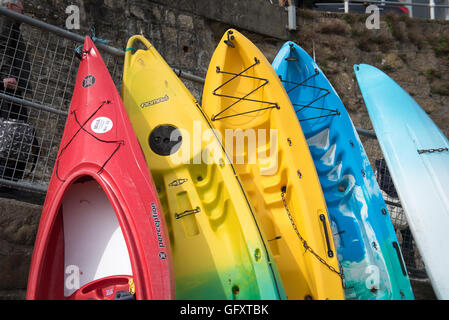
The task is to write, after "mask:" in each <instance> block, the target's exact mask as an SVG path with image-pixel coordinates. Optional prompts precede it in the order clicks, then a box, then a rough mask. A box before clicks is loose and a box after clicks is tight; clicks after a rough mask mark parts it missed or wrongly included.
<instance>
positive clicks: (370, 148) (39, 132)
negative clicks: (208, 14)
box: [0, 8, 426, 277]
mask: <svg viewBox="0 0 449 320" xmlns="http://www.w3.org/2000/svg"><path fill="white" fill-rule="evenodd" d="M5 14H7V15H5ZM82 42H83V37H81V36H77V35H75V34H71V33H69V32H67V31H65V30H62V29H57V28H56V27H52V26H50V25H46V24H44V23H41V22H39V21H36V20H34V19H31V18H28V17H25V16H19V15H16V14H10V13H6V12H5V10H3V9H1V8H0V76H1V77H2V79H11V78H13V79H14V80H9V81H6V82H5V81H0V111H1V113H0V185H1V186H4V187H8V188H9V187H14V188H18V189H24V190H30V191H35V192H40V193H45V192H46V190H47V186H48V183H49V181H50V178H51V174H52V170H53V166H54V164H55V160H56V156H57V152H58V148H59V143H60V140H61V138H62V133H63V130H64V126H65V121H66V117H67V112H68V109H69V106H70V102H71V98H72V93H73V89H74V83H75V79H76V75H77V70H78V66H79V60H78V58H77V57H76V51H75V49H76V48H77V47H78V46H79V45H80V44H82ZM105 47H106V46H105ZM101 48H102V46H101V45H100V46H99V49H100V51H101V53H102V56H103V59H104V61H105V63H106V65H107V67H108V69H109V72H110V73H111V76H112V78H113V80H114V82H115V84H116V86H117V89H118V90H120V87H121V75H122V69H123V55H122V54H120V53H119V52H120V50H118V49H115V48H111V49H115V50H116V51H114V50H101ZM111 52H112V53H111ZM114 52H115V53H114ZM174 71H175V72H176V73H177V74H178V75H179V76H180V77H182V78H183V79H184V80H185V81H187V83H202V82H203V81H204V79H201V78H199V77H197V76H195V75H191V74H189V73H182V72H181V71H180V70H176V69H174ZM368 121H369V120H368ZM11 128H14V130H13V134H12V136H10V137H9V139H6V138H5V137H6V136H7V135H8V134H7V132H10V131H11ZM8 130H9V131H8ZM360 133H361V138H362V142H363V144H364V146H365V149H366V152H367V154H368V157H369V158H370V160H371V164H372V167H373V169H374V170H375V171H376V174H377V178H378V182H379V185H380V186H381V189H382V193H383V195H384V198H385V200H386V202H387V205H388V209H389V212H390V216H391V219H392V221H393V225H394V227H395V229H396V231H397V236H398V239H399V242H400V243H401V248H402V252H403V255H404V260H405V262H406V265H407V267H408V270H409V272H410V274H411V275H416V276H419V277H426V275H425V271H424V265H423V262H422V260H421V258H420V256H419V253H418V251H417V249H416V246H415V243H414V240H413V237H412V235H411V233H410V229H409V228H408V224H407V221H406V218H405V215H404V211H403V210H402V207H401V204H400V201H399V199H398V197H397V193H396V191H395V190H394V185H393V183H392V182H391V177H390V176H389V173H388V169H387V167H386V164H385V162H384V160H383V157H382V152H381V150H380V147H379V145H378V143H377V140H376V138H375V135H373V134H372V133H369V132H368V133H366V132H360ZM10 135H11V134H10ZM4 141H6V142H8V141H9V142H10V144H9V145H8V144H7V143H5V142H4Z"/></svg>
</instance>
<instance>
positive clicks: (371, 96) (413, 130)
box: [354, 64, 449, 300]
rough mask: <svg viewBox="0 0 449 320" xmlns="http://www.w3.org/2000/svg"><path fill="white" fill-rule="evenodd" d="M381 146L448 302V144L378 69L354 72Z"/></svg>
mask: <svg viewBox="0 0 449 320" xmlns="http://www.w3.org/2000/svg"><path fill="white" fill-rule="evenodd" d="M354 72H355V75H356V77H357V81H358V83H359V87H360V92H361V93H362V96H363V99H364V100H365V105H366V109H367V110H368V113H369V116H370V119H371V122H372V123H373V127H374V130H375V131H376V135H377V138H378V140H379V145H380V147H381V149H382V152H383V154H384V157H385V162H386V164H387V165H388V168H389V171H390V173H391V178H392V180H393V183H394V186H395V189H396V191H397V194H398V196H399V198H400V199H401V203H402V207H403V208H404V212H405V215H406V217H407V222H408V225H409V227H410V230H411V233H412V234H413V238H414V240H415V242H416V246H417V247H418V250H419V252H420V254H421V257H422V259H423V261H424V264H425V266H426V270H427V274H428V276H429V279H430V281H431V283H432V287H433V290H434V291H435V294H436V296H437V298H438V299H442V300H448V299H449V273H448V271H449V250H448V249H447V246H446V243H445V240H446V236H447V234H448V231H449V140H448V139H447V138H446V137H445V135H444V134H443V132H441V130H440V129H439V128H438V127H437V126H436V124H435V123H434V122H433V121H432V119H431V118H430V117H429V116H428V115H427V114H426V112H425V111H424V110H423V109H422V108H421V107H420V106H419V105H418V104H417V103H416V101H415V100H414V99H413V98H412V97H411V96H410V95H409V94H408V93H407V92H406V91H405V90H404V89H402V88H401V87H400V86H399V85H398V84H397V83H396V82H394V81H393V79H391V78H390V77H389V76H387V75H386V74H385V73H383V72H382V71H380V70H379V69H377V68H375V67H373V66H370V65H366V64H360V65H355V66H354Z"/></svg>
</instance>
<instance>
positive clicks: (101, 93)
mask: <svg viewBox="0 0 449 320" xmlns="http://www.w3.org/2000/svg"><path fill="white" fill-rule="evenodd" d="M167 235H168V232H167V230H166V225H165V221H164V216H163V213H162V209H161V206H160V203H159V200H158V195H157V192H156V189H155V186H154V183H153V180H152V178H151V176H150V173H149V171H148V168H147V166H146V162H145V159H144V156H143V153H142V150H141V149H140V146H139V143H138V141H137V138H136V136H135V134H134V131H133V129H132V127H131V124H130V122H129V119H128V116H127V115H126V111H125V109H124V108H123V105H122V101H121V99H120V96H119V94H118V92H117V90H116V88H115V86H114V83H113V81H112V78H111V76H110V74H109V72H108V70H107V68H106V66H105V64H104V62H103V60H102V58H101V56H100V54H99V52H98V50H97V48H96V47H95V45H94V44H93V42H92V40H91V39H90V38H89V37H86V40H85V43H84V48H83V52H82V57H81V63H80V66H79V71H78V76H77V80H76V85H75V90H74V93H73V98H72V103H71V106H70V111H69V116H68V118H67V123H66V126H65V129H64V134H63V137H62V141H61V145H60V149H59V152H58V157H57V160H56V163H55V167H54V169H53V175H52V178H51V180H50V185H49V188H48V193H47V197H46V199H45V204H44V208H43V212H42V216H41V221H40V225H39V231H38V234H37V238H36V243H35V247H34V253H33V259H32V263H31V269H30V274H29V279H28V290H27V299H28V300H36V299H37V300H47V299H49V300H62V299H69V300H75V299H76V300H84V299H86V300H87V299H94V300H131V299H137V300H141V299H142V300H147V299H157V300H162V299H164V300H165V299H174V298H175V287H174V277H173V267H172V258H171V251H170V245H169V239H168V236H167Z"/></svg>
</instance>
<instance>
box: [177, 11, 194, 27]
mask: <svg viewBox="0 0 449 320" xmlns="http://www.w3.org/2000/svg"><path fill="white" fill-rule="evenodd" d="M178 23H179V28H180V29H187V30H192V29H193V18H192V16H187V15H185V14H180V15H179V16H178Z"/></svg>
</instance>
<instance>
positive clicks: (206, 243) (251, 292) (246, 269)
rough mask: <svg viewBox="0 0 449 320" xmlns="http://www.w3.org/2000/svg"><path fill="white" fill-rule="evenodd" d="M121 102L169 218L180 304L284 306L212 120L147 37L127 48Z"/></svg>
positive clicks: (276, 278) (136, 38) (275, 275)
mask: <svg viewBox="0 0 449 320" xmlns="http://www.w3.org/2000/svg"><path fill="white" fill-rule="evenodd" d="M142 46H143V47H144V48H145V49H137V48H138V47H142ZM122 98H123V102H124V105H125V108H126V111H127V113H128V115H129V118H130V120H131V123H132V125H133V127H134V131H135V132H136V135H137V137H138V139H139V142H140V145H141V147H142V149H143V152H144V154H145V158H146V161H147V164H148V166H149V169H150V171H151V173H152V176H153V179H154V182H155V184H156V188H157V190H158V193H159V198H160V200H161V204H162V207H163V209H164V212H165V215H166V222H167V227H168V230H169V236H170V241H171V249H172V253H173V263H174V270H175V281H176V296H177V299H267V300H273V299H280V298H284V299H285V292H284V290H283V288H282V284H281V281H280V280H279V275H278V273H277V271H276V267H275V265H274V263H272V259H273V258H272V257H271V256H270V253H269V251H268V249H267V247H268V245H266V244H265V243H264V241H263V237H262V235H261V231H260V230H259V227H258V225H257V223H256V220H255V217H254V212H253V209H252V207H251V205H250V203H249V201H248V200H247V198H246V195H245V193H244V191H243V188H242V186H241V184H240V182H239V179H238V176H237V174H236V172H235V171H234V168H233V166H232V165H231V164H230V162H229V161H226V154H225V152H224V149H223V147H222V146H221V144H220V142H219V140H218V139H217V137H216V136H215V135H214V134H213V131H212V130H211V126H210V124H209V122H208V120H207V117H206V116H205V115H204V114H203V113H202V110H201V108H200V106H199V105H198V103H197V102H196V101H195V99H194V97H193V96H192V95H191V94H190V92H189V91H188V90H187V88H186V87H185V86H184V84H183V83H182V82H181V81H180V80H179V78H178V77H177V76H176V75H175V73H174V72H173V71H172V69H171V68H170V67H169V66H168V65H167V63H166V62H165V61H164V59H163V58H162V57H161V56H160V55H159V53H158V52H157V51H156V49H155V48H154V47H153V46H152V45H151V43H150V42H149V41H148V40H147V39H145V38H144V37H142V36H133V37H132V38H130V39H129V42H128V45H127V49H126V56H125V64H124V73H123V88H122ZM215 158H217V161H210V160H211V159H215Z"/></svg>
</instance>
